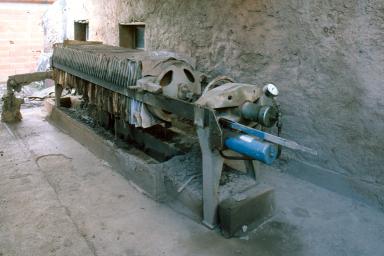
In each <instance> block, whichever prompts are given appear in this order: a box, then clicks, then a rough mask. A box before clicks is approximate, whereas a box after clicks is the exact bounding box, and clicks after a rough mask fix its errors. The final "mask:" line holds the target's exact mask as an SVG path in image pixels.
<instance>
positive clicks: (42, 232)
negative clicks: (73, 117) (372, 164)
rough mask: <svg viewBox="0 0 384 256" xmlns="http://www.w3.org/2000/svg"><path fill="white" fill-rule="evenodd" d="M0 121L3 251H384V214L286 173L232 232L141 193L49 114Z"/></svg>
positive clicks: (271, 180)
mask: <svg viewBox="0 0 384 256" xmlns="http://www.w3.org/2000/svg"><path fill="white" fill-rule="evenodd" d="M45 115H46V114H45V112H44V110H43V109H42V108H39V107H38V108H28V109H24V110H23V116H24V119H23V121H22V122H21V123H18V124H14V125H9V124H7V125H6V124H4V123H0V255H7V256H8V255H82V256H85V255H108V256H112V255H129V256H138V255H140V256H144V255H170V256H171V255H177V256H182V255H222V256H226V255H384V243H383V241H384V214H383V213H382V212H379V211H377V210H375V209H372V208H369V207H367V206H365V205H363V204H361V203H359V202H355V201H352V200H351V199H348V198H345V197H343V196H340V195H338V194H335V193H332V192H330V191H327V190H325V189H322V188H320V187H316V186H314V185H312V184H309V183H306V182H304V181H302V180H298V179H296V178H293V177H290V176H288V175H286V174H283V173H279V172H278V171H276V170H267V171H265V172H262V174H261V176H262V177H261V179H262V180H263V181H264V182H266V183H268V184H271V185H273V186H275V187H276V201H277V214H276V216H275V217H274V218H273V219H272V220H270V221H269V222H267V223H265V224H264V225H263V226H261V227H260V228H258V229H257V230H255V231H253V232H251V233H250V234H249V235H248V236H244V237H242V238H241V239H239V238H234V239H225V238H223V237H222V236H221V235H220V234H219V233H218V232H217V231H210V230H208V229H206V228H204V227H203V226H202V225H200V224H199V223H196V222H195V221H193V220H190V219H189V218H187V217H185V216H183V215H181V214H179V213H177V212H175V211H174V210H172V209H170V208H168V207H167V206H166V205H163V204H159V203H156V202H154V201H152V200H151V199H149V198H147V197H146V196H145V195H143V194H141V193H140V192H139V191H137V190H136V189H135V188H134V186H132V184H130V183H129V182H128V181H127V180H125V179H124V178H123V177H122V176H120V175H119V174H118V173H116V172H115V171H113V170H112V169H111V168H110V167H109V165H108V163H106V162H104V161H103V160H100V159H98V158H96V157H95V156H94V155H93V154H91V153H90V152H89V151H88V150H87V149H86V148H85V147H83V146H82V145H80V144H79V143H78V142H76V141H75V140H73V139H72V138H71V137H70V136H69V135H68V134H65V133H63V132H61V131H60V130H58V129H57V128H55V127H54V126H52V125H51V124H50V123H49V122H48V121H46V117H45Z"/></svg>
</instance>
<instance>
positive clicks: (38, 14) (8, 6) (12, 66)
mask: <svg viewBox="0 0 384 256" xmlns="http://www.w3.org/2000/svg"><path fill="white" fill-rule="evenodd" d="M48 7H49V5H48V4H25V3H0V82H4V81H6V80H7V79H8V76H10V75H15V74H22V73H29V72H34V71H36V68H37V61H38V59H39V57H40V54H41V53H42V52H43V37H44V34H43V27H42V26H41V18H42V16H43V14H44V12H45V11H46V10H47V9H48Z"/></svg>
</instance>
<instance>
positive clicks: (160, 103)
mask: <svg viewBox="0 0 384 256" xmlns="http://www.w3.org/2000/svg"><path fill="white" fill-rule="evenodd" d="M54 67H55V68H57V69H60V70H62V71H65V72H67V73H69V74H71V75H73V76H76V77H79V78H81V79H84V80H86V81H89V82H91V83H93V84H96V85H99V86H102V87H104V88H106V89H108V90H111V91H114V92H117V93H119V94H122V95H125V96H127V97H129V98H132V99H135V100H137V101H141V102H143V103H145V104H148V105H151V106H154V107H158V108H162V109H163V110H165V111H168V112H172V113H174V114H175V115H177V116H179V117H181V118H185V119H188V120H191V121H193V120H194V105H193V104H191V103H189V102H185V101H180V100H175V99H172V98H168V97H166V96H163V95H159V94H153V93H150V92H140V91H137V90H134V89H129V88H126V87H121V86H116V85H115V84H113V83H111V82H108V81H105V80H102V79H99V78H97V77H94V76H90V75H87V74H84V73H82V72H80V71H78V70H75V69H72V68H69V67H66V66H63V65H61V64H57V63H54Z"/></svg>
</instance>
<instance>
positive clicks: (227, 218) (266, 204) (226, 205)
mask: <svg viewBox="0 0 384 256" xmlns="http://www.w3.org/2000/svg"><path fill="white" fill-rule="evenodd" d="M274 209H275V201H274V191H273V188H272V187H270V186H268V185H265V184H259V185H256V186H254V187H253V188H251V189H248V190H246V191H244V192H242V193H238V194H235V195H233V196H231V197H229V198H227V199H225V200H224V201H222V202H221V203H220V205H219V219H220V226H221V229H222V233H223V235H224V236H225V237H231V236H233V235H236V234H237V233H239V234H241V232H243V233H244V232H247V231H248V230H249V229H253V228H255V227H256V226H258V225H260V224H261V223H262V222H264V221H265V220H267V219H269V218H270V217H272V215H273V212H274Z"/></svg>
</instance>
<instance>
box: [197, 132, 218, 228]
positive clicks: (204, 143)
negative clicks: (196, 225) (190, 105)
mask: <svg viewBox="0 0 384 256" xmlns="http://www.w3.org/2000/svg"><path fill="white" fill-rule="evenodd" d="M197 134H198V136H199V142H200V147H201V152H202V156H203V224H204V225H205V226H207V227H208V228H210V229H213V228H215V226H216V225H217V207H218V205H219V195H218V192H219V183H220V177H221V172H222V170H223V163H224V159H223V158H222V157H221V156H220V153H219V152H218V151H217V150H215V149H211V147H210V144H209V128H198V129H197Z"/></svg>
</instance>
